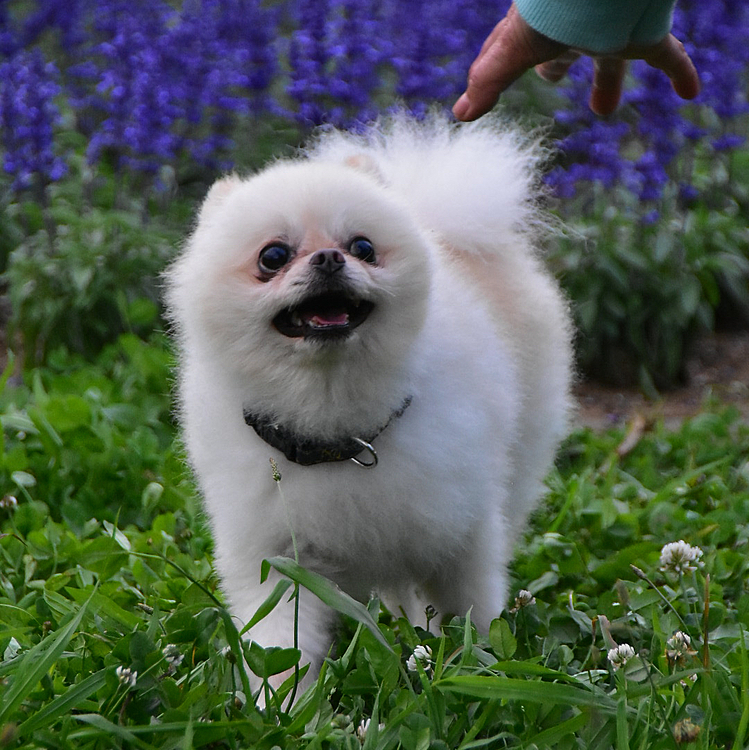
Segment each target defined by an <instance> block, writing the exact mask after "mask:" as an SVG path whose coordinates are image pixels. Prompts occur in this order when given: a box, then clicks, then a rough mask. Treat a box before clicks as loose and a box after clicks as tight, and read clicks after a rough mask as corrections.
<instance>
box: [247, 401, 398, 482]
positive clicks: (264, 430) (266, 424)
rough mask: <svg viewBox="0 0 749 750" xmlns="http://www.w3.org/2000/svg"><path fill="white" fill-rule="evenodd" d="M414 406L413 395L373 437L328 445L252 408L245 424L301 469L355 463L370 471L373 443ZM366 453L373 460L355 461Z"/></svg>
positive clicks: (352, 438)
mask: <svg viewBox="0 0 749 750" xmlns="http://www.w3.org/2000/svg"><path fill="white" fill-rule="evenodd" d="M410 404H411V396H408V397H407V398H406V399H405V400H404V401H403V403H402V404H401V406H400V408H398V409H397V410H396V411H394V412H393V413H392V414H391V415H390V419H388V421H387V422H386V423H385V424H384V425H383V426H382V427H380V429H379V430H377V431H376V432H375V433H374V434H372V435H369V436H368V437H366V438H359V437H348V438H343V439H342V440H337V441H333V442H328V441H324V440H318V439H316V438H310V437H306V436H303V435H299V434H298V433H296V432H294V431H293V430H290V429H287V428H286V427H284V426H283V425H280V424H278V423H277V422H275V420H274V419H273V418H272V417H268V416H265V415H261V414H255V413H253V412H251V411H250V410H249V409H244V410H243V415H244V421H245V422H246V424H248V425H249V426H250V427H252V429H253V430H255V432H256V433H257V434H258V435H259V436H260V437H261V438H262V439H263V440H265V442H266V443H268V445H270V446H272V447H273V448H276V449H277V450H279V451H281V453H283V454H284V456H286V458H288V459H289V461H293V462H294V463H297V464H301V465H302V466H311V465H312V464H321V463H327V462H329V461H346V460H348V459H351V460H353V461H354V462H355V463H357V464H358V465H359V466H363V467H366V468H371V467H374V466H376V465H377V453H376V451H375V449H374V447H373V446H372V441H373V440H374V439H375V438H376V437H377V436H378V435H379V434H380V433H381V432H382V431H383V430H384V429H385V428H386V427H387V426H388V425H389V424H390V423H391V422H392V421H393V420H394V419H396V418H397V417H400V416H401V415H402V414H403V412H404V411H406V409H407V408H408V407H409V405H410ZM363 450H367V451H369V453H370V455H371V457H372V460H371V461H370V462H369V463H365V462H363V461H360V460H359V459H358V458H356V457H357V456H358V455H359V454H360V453H361V452H362V451H363Z"/></svg>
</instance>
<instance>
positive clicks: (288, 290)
mask: <svg viewBox="0 0 749 750" xmlns="http://www.w3.org/2000/svg"><path fill="white" fill-rule="evenodd" d="M429 286H430V251H429V240H428V239H427V238H426V237H425V236H424V234H423V232H422V231H421V229H420V228H419V227H418V225H417V223H416V222H415V221H414V220H413V218H412V217H411V215H410V213H409V211H408V208H407V206H405V205H404V201H403V200H402V199H399V198H397V197H396V196H394V195H393V194H392V192H391V191H390V190H389V189H388V188H387V186H386V185H384V184H383V182H382V180H381V179H380V178H379V176H378V175H377V173H376V169H374V168H373V167H372V165H370V164H369V163H368V161H367V160H366V159H362V160H358V159H352V160H350V163H347V164H337V163H328V162H324V161H315V160H310V161H308V160H299V161H288V162H278V163H276V164H274V165H272V166H271V167H269V168H267V169H266V170H265V171H263V172H261V173H259V174H258V175H255V176H253V177H250V178H248V179H240V178H238V177H229V178H225V179H223V180H220V181H219V182H217V183H216V184H215V185H214V186H213V187H212V188H211V190H210V192H209V194H208V196H207V198H206V200H205V202H204V204H203V206H202V208H201V211H200V214H199V218H198V223H197V227H196V229H195V231H194V233H193V235H192V237H191V238H190V240H189V242H188V244H187V247H186V251H185V253H184V254H183V256H182V258H180V260H178V261H177V263H176V264H175V265H174V267H173V268H172V270H171V272H170V274H169V287H170V289H169V302H170V307H171V310H172V315H173V318H174V319H175V321H176V323H177V325H178V327H179V328H180V329H181V331H182V334H183V337H185V338H187V339H188V340H189V341H190V343H189V344H188V345H195V344H196V343H198V344H199V345H201V346H207V347H208V348H209V349H210V350H211V352H212V353H213V356H216V357H219V358H224V360H225V361H226V364H227V366H229V367H233V368H237V369H239V370H240V371H242V372H244V373H245V374H247V375H250V376H252V377H257V376H259V377H264V378H266V379H267V378H280V377H288V376H287V375H285V374H284V375H282V373H287V371H288V368H289V367H290V366H291V367H314V365H315V363H319V364H321V365H324V366H326V367H331V366H334V365H336V364H339V365H343V366H344V367H345V372H346V373H348V376H350V377H352V378H355V377H357V376H358V375H359V374H360V373H361V372H362V371H364V370H366V369H370V370H371V369H373V368H374V369H377V368H383V367H384V368H392V367H394V366H395V365H396V364H397V362H398V360H399V359H400V358H402V357H403V356H404V354H405V352H406V351H407V350H408V349H409V347H410V346H411V345H412V343H413V341H414V339H415V338H416V336H417V335H418V332H419V331H420V330H421V327H422V325H423V321H424V318H425V314H426V308H427V303H428V293H429Z"/></svg>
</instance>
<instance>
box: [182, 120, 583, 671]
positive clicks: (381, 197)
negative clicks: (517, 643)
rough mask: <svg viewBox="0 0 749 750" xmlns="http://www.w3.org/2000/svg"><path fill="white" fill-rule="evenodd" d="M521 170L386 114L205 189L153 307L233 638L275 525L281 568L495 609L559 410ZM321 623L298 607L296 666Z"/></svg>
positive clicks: (550, 303)
mask: <svg viewBox="0 0 749 750" xmlns="http://www.w3.org/2000/svg"><path fill="white" fill-rule="evenodd" d="M537 161H538V150H537V148H536V147H535V146H534V145H533V144H528V143H526V142H524V141H523V139H521V138H520V137H518V136H517V135H516V134H513V133H512V132H510V131H508V130H507V129H504V128H502V127H501V126H500V125H498V123H497V122H496V121H485V122H484V124H479V125H471V126H460V127H457V126H453V125H450V124H449V123H447V122H446V121H445V120H443V119H440V118H432V119H431V120H429V121H428V122H426V123H422V124H419V123H416V122H413V121H411V120H409V119H408V118H406V117H396V118H393V119H392V120H390V121H388V122H385V123H381V124H380V125H378V126H375V127H373V128H372V129H370V130H369V131H368V132H366V133H364V134H359V135H353V134H347V133H342V132H337V131H330V132H327V133H324V134H323V135H322V136H320V138H318V140H317V141H316V142H315V143H314V144H313V145H312V146H311V147H310V149H308V150H307V151H306V152H305V153H303V154H302V155H301V156H300V157H299V158H295V159H291V160H282V161H278V162H276V163H274V164H272V165H270V166H269V167H267V168H266V169H265V170H263V171H261V172H260V173H259V174H256V175H254V176H251V177H249V178H247V179H241V178H239V177H236V176H232V177H227V178H225V179H223V180H220V181H219V182H217V183H216V184H215V185H214V186H213V187H212V188H211V190H210V192H209V194H208V196H207V198H206V200H205V203H204V204H203V206H202V209H201V211H200V215H199V220H198V222H197V227H196V229H195V231H194V233H193V234H192V236H191V237H190V239H189V241H188V242H187V244H186V247H185V249H184V253H183V254H182V256H181V257H180V258H179V259H178V260H177V261H176V263H175V264H174V265H173V267H172V268H171V270H170V272H169V274H168V285H169V289H168V302H169V306H170V310H171V315H172V319H173V321H174V323H175V327H176V330H177V334H178V342H179V346H180V349H181V377H180V397H181V417H182V423H183V429H184V439H185V443H186V446H187V450H188V454H189V459H190V462H191V464H192V466H193V468H194V471H195V473H196V475H197V478H198V480H199V483H200V487H201V490H202V493H203V495H204V497H205V507H206V510H207V512H208V516H209V517H210V521H211V525H212V529H213V534H214V537H215V542H216V565H217V568H218V572H219V574H220V576H221V578H222V580H223V586H224V590H225V592H226V594H227V596H228V599H229V603H230V606H231V608H232V611H233V612H234V614H235V615H236V616H237V617H238V618H239V619H240V620H242V621H243V622H246V621H247V620H248V619H249V618H250V617H251V616H252V615H253V613H254V612H255V610H256V608H257V607H258V605H259V604H260V603H261V602H262V601H263V600H264V599H265V597H266V596H267V594H268V592H269V590H270V589H269V588H268V587H267V586H261V585H260V565H261V561H262V560H263V558H267V557H270V556H273V555H279V554H282V555H288V556H292V554H293V553H292V546H291V529H293V530H294V533H295V536H296V541H297V544H298V552H299V561H300V563H301V564H302V565H303V566H305V567H307V568H309V569H312V570H314V571H317V572H319V573H322V574H323V575H325V576H327V577H329V578H331V579H333V580H334V581H336V582H337V583H338V584H339V585H340V586H341V587H342V588H343V589H344V590H345V591H347V592H348V593H350V594H351V595H353V596H355V597H357V598H360V599H363V600H366V599H367V597H369V595H370V594H371V592H373V591H378V592H380V593H381V594H383V595H384V596H385V599H386V601H388V602H391V603H393V604H394V605H396V606H397V605H400V606H402V607H403V608H404V609H405V611H406V612H407V613H409V614H410V615H411V616H418V615H419V614H420V612H421V611H423V606H424V605H425V604H427V603H430V604H432V605H433V606H434V607H435V608H436V609H437V610H438V611H439V612H440V613H442V614H445V613H448V612H451V613H457V614H461V615H463V614H465V613H466V612H467V610H468V609H469V608H471V607H472V608H473V610H472V618H473V621H474V622H475V623H476V624H477V626H478V627H479V628H483V629H487V628H488V626H489V623H490V621H491V619H492V618H494V617H496V616H498V615H499V614H500V612H501V611H502V609H503V608H504V605H505V602H506V597H507V595H508V587H507V574H506V564H507V562H508V559H509V558H510V556H511V554H512V550H513V545H514V543H515V542H516V540H517V538H518V535H519V533H520V531H521V530H522V528H523V525H524V523H525V521H526V518H527V516H528V514H529V512H530V511H531V510H532V508H533V507H534V504H535V502H536V501H537V499H538V498H539V497H540V495H541V493H542V489H543V485H542V480H543V478H544V475H545V474H546V472H547V471H548V470H549V468H550V465H551V462H552V460H553V456H554V452H555V449H556V447H557V445H558V442H559V440H560V439H561V438H562V437H563V435H564V434H565V430H566V428H567V416H568V411H569V406H570V400H569V386H570V377H571V376H570V373H571V347H570V338H571V333H570V323H569V319H568V313H567V308H566V305H565V302H564V300H563V299H562V296H561V295H560V293H559V291H558V289H557V286H556V284H555V283H554V281H553V280H552V278H551V277H550V276H549V274H548V273H547V272H546V271H545V270H544V269H543V267H542V264H541V262H540V261H539V259H538V257H537V252H536V249H535V238H536V236H537V234H538V229H539V224H540V222H539V221H538V219H537V215H536V211H535V209H534V200H535V198H536V194H535V185H536V180H537V173H536V166H537ZM270 458H272V459H274V461H275V462H276V463H277V465H278V468H279V470H280V472H281V474H282V477H283V478H282V480H281V485H280V489H281V492H279V488H278V487H276V485H275V482H274V478H273V474H272V470H271V466H270V464H269V459H270ZM366 465H368V466H366ZM293 621H294V612H293V606H292V605H290V604H281V605H279V606H277V607H276V609H275V610H274V611H273V612H272V613H271V614H270V615H269V616H268V617H267V618H265V619H264V620H262V621H261V622H260V623H259V624H258V625H257V626H256V627H255V628H253V630H252V631H251V633H250V635H251V637H252V638H253V639H254V640H256V641H258V642H259V643H260V644H261V645H263V646H271V645H278V646H290V645H292V638H293ZM332 625H333V613H332V612H331V611H330V610H329V609H327V608H326V607H325V605H323V604H322V603H320V602H319V601H318V600H317V599H316V598H315V597H314V596H312V595H310V594H308V595H306V596H305V595H304V592H302V596H301V610H300V624H299V640H300V648H301V649H302V652H303V658H304V660H305V661H311V662H312V664H313V667H317V666H319V664H320V663H321V661H322V659H323V657H324V656H325V655H326V653H327V651H328V649H329V646H330V642H331V626H332Z"/></svg>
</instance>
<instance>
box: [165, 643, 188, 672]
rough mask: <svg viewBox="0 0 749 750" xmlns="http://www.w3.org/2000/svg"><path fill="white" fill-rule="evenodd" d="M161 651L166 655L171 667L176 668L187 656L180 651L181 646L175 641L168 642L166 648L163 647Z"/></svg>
mask: <svg viewBox="0 0 749 750" xmlns="http://www.w3.org/2000/svg"><path fill="white" fill-rule="evenodd" d="M161 653H162V654H163V655H164V659H166V662H167V664H169V668H170V669H176V668H177V667H178V666H179V665H180V664H181V663H182V660H183V659H184V658H185V657H184V656H183V655H182V654H181V653H180V651H179V647H178V646H175V645H174V644H173V643H168V644H167V645H166V646H164V648H162V649H161Z"/></svg>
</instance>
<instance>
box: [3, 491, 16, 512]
mask: <svg viewBox="0 0 749 750" xmlns="http://www.w3.org/2000/svg"><path fill="white" fill-rule="evenodd" d="M17 505H18V500H17V499H16V498H15V497H13V495H5V497H3V498H2V499H0V508H3V509H4V510H15V509H16V506H17Z"/></svg>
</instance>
